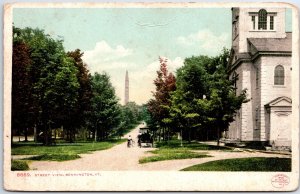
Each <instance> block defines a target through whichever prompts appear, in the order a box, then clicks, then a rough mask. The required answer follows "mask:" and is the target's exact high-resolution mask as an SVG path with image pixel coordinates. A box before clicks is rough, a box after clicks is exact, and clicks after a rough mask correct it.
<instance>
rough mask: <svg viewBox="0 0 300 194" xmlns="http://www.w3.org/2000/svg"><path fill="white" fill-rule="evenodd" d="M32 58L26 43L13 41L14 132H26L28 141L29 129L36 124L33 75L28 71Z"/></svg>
mask: <svg viewBox="0 0 300 194" xmlns="http://www.w3.org/2000/svg"><path fill="white" fill-rule="evenodd" d="M30 64H31V59H30V53H29V48H28V46H27V45H26V44H25V43H22V42H17V41H14V42H13V56H12V93H11V94H12V98H11V99H12V118H14V119H12V123H11V125H12V134H14V130H18V132H19V133H20V132H21V131H23V132H24V135H25V141H27V129H28V128H30V127H31V126H33V124H34V114H32V113H33V112H34V110H35V106H34V103H33V97H32V95H31V92H32V89H33V88H32V84H31V77H30V74H29V72H28V69H29V68H30Z"/></svg>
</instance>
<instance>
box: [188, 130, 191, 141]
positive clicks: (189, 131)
mask: <svg viewBox="0 0 300 194" xmlns="http://www.w3.org/2000/svg"><path fill="white" fill-rule="evenodd" d="M188 133H189V143H191V129H190V128H189V129H188Z"/></svg>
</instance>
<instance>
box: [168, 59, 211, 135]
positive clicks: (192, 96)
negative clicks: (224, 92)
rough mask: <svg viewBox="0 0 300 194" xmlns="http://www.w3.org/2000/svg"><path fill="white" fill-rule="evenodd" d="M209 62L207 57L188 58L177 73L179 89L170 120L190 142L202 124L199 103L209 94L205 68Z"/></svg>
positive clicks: (176, 92) (172, 99)
mask: <svg viewBox="0 0 300 194" xmlns="http://www.w3.org/2000/svg"><path fill="white" fill-rule="evenodd" d="M207 62H209V60H208V58H207V57H205V56H200V57H191V58H187V59H185V61H184V66H182V67H181V68H179V69H178V70H177V72H176V75H177V78H176V87H177V88H176V91H175V92H173V93H172V96H171V107H170V115H171V119H170V120H171V122H173V123H175V124H174V126H178V127H179V129H180V131H182V135H183V138H186V139H188V140H189V141H191V139H192V138H193V136H195V135H196V132H197V131H196V130H197V128H200V126H201V124H202V123H201V120H202V119H203V118H202V117H203V112H202V111H201V110H200V109H199V108H198V105H197V101H198V100H199V99H203V97H204V95H205V94H206V93H207V88H208V86H207V85H206V84H205V83H206V82H207V79H208V76H207V73H206V71H205V68H204V63H207ZM175 130H176V129H175ZM176 131H177V132H178V130H176Z"/></svg>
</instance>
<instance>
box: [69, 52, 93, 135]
mask: <svg viewBox="0 0 300 194" xmlns="http://www.w3.org/2000/svg"><path fill="white" fill-rule="evenodd" d="M83 54H84V53H83V52H81V51H80V50H79V49H76V50H75V51H71V52H68V53H67V56H68V57H70V58H71V59H72V63H73V65H74V66H75V67H76V69H77V74H76V77H77V80H78V82H79V85H80V87H79V90H78V101H77V103H76V105H75V109H74V111H73V112H72V113H71V120H72V123H73V126H74V127H76V128H80V127H82V128H85V127H86V125H87V123H86V121H87V117H88V116H89V114H90V111H91V98H92V87H91V74H90V73H89V70H88V68H87V64H85V63H84V62H83V60H82V56H83ZM78 118H81V119H78ZM72 132H74V130H72ZM70 135H71V136H72V135H74V134H70ZM70 139H71V138H70Z"/></svg>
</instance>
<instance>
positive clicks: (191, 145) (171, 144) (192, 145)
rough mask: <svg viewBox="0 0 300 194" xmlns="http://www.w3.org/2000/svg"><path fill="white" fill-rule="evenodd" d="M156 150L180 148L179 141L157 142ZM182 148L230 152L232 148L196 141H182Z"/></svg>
mask: <svg viewBox="0 0 300 194" xmlns="http://www.w3.org/2000/svg"><path fill="white" fill-rule="evenodd" d="M156 147H157V148H160V149H172V148H174V149H176V148H179V147H181V141H180V140H170V141H168V142H157V144H156ZM182 148H186V149H189V150H228V151H230V150H232V148H229V147H220V146H214V145H207V144H202V143H199V142H197V141H192V142H188V141H182Z"/></svg>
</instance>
